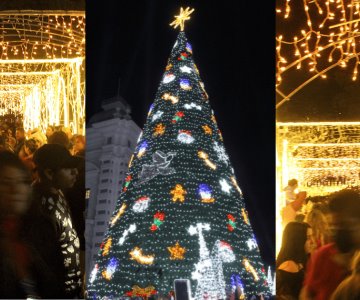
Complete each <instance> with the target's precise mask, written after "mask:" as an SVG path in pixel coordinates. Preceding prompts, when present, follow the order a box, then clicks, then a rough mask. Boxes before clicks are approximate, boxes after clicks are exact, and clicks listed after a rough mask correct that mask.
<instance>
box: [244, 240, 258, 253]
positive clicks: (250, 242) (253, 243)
mask: <svg viewBox="0 0 360 300" xmlns="http://www.w3.org/2000/svg"><path fill="white" fill-rule="evenodd" d="M246 244H247V246H248V248H249V250H250V251H251V250H254V249H256V248H258V244H257V242H256V240H255V238H254V237H253V238H251V239H248V240H247V242H246Z"/></svg>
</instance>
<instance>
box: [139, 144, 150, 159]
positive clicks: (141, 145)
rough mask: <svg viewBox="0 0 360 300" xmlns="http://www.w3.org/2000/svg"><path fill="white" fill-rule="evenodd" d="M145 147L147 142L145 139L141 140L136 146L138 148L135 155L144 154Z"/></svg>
mask: <svg viewBox="0 0 360 300" xmlns="http://www.w3.org/2000/svg"><path fill="white" fill-rule="evenodd" d="M147 147H148V143H147V142H146V141H143V142H142V143H141V144H140V146H139V147H138V149H139V150H138V154H137V157H139V158H140V157H141V156H143V155H144V154H145V152H146V149H147Z"/></svg>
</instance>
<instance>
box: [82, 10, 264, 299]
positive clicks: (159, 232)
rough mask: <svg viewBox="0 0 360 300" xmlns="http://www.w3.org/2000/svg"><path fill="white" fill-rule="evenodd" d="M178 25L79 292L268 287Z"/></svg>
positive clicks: (219, 292) (207, 293) (197, 294)
mask: <svg viewBox="0 0 360 300" xmlns="http://www.w3.org/2000/svg"><path fill="white" fill-rule="evenodd" d="M191 12H192V11H189V10H188V8H187V9H186V10H183V9H181V13H180V15H179V16H177V17H176V20H175V21H174V22H173V23H172V25H174V26H175V27H177V26H179V25H180V27H181V31H180V33H179V35H178V37H177V40H176V42H175V45H174V47H173V49H172V51H171V54H170V58H169V60H168V63H167V66H166V68H165V72H164V75H163V78H162V80H161V83H160V86H159V89H158V91H157V94H156V97H155V101H154V103H153V104H152V105H151V107H150V111H149V113H148V117H147V120H146V123H145V125H144V129H143V132H142V134H141V135H140V137H139V140H138V143H137V147H136V149H135V152H134V155H133V156H132V158H131V160H130V163H129V171H128V174H127V177H126V181H125V184H124V186H123V187H122V193H121V195H120V197H119V200H118V202H117V205H116V209H115V211H114V214H113V216H112V218H111V220H110V222H109V228H108V232H107V233H106V235H105V238H104V241H103V243H102V245H101V247H100V251H99V254H98V258H97V261H96V264H95V267H94V268H93V270H92V272H91V274H90V275H89V278H88V285H87V292H88V298H89V299H103V297H109V298H111V297H120V296H124V295H127V296H142V297H144V298H146V297H149V296H150V295H153V294H157V293H160V294H167V293H169V292H170V291H171V290H173V284H174V280H175V279H189V280H190V282H191V290H192V296H193V298H194V299H196V300H200V299H226V294H227V293H229V292H234V291H235V289H236V288H237V289H238V290H239V287H240V288H241V291H243V293H244V294H245V295H246V296H251V295H258V294H269V293H270V291H269V287H268V284H267V281H266V274H265V270H264V267H263V265H262V262H261V258H260V253H259V248H258V246H257V242H256V239H255V237H254V235H253V231H252V228H251V224H250V221H249V218H248V216H247V211H246V208H245V204H244V200H243V197H242V193H241V190H240V188H239V186H238V184H237V181H236V178H235V174H234V170H233V168H232V167H231V163H230V161H229V157H228V155H227V153H226V151H225V148H224V144H223V139H222V136H221V133H220V130H219V128H218V126H217V123H216V120H215V116H214V113H213V111H212V109H211V107H210V104H209V99H208V98H209V97H208V95H207V93H206V91H205V89H204V84H203V82H202V81H201V79H200V75H199V71H198V68H197V67H196V65H195V63H194V60H193V51H192V47H191V45H190V43H189V42H188V41H187V39H186V36H185V33H184V31H183V25H184V21H185V20H187V19H189V14H190V13H191Z"/></svg>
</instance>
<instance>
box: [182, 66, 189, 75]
mask: <svg viewBox="0 0 360 300" xmlns="http://www.w3.org/2000/svg"><path fill="white" fill-rule="evenodd" d="M180 71H181V72H182V73H187V74H191V68H189V67H188V66H182V67H180Z"/></svg>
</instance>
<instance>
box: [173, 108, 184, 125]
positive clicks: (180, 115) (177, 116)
mask: <svg viewBox="0 0 360 300" xmlns="http://www.w3.org/2000/svg"><path fill="white" fill-rule="evenodd" d="M184 116H185V115H184V113H183V112H182V111H178V112H177V113H176V114H175V116H174V117H173V118H172V120H171V122H172V123H177V122H178V121H181V120H182V119H183V117H184Z"/></svg>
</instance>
